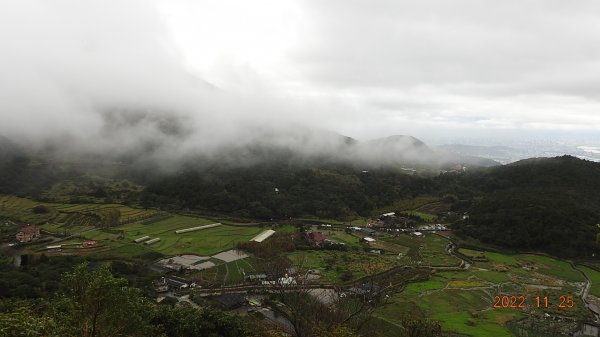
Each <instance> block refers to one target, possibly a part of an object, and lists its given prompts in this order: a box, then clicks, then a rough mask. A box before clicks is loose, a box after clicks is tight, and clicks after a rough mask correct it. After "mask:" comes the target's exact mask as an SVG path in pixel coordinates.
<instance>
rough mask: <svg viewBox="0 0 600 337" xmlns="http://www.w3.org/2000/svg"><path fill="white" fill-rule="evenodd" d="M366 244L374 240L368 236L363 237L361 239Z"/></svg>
mask: <svg viewBox="0 0 600 337" xmlns="http://www.w3.org/2000/svg"><path fill="white" fill-rule="evenodd" d="M362 239H363V240H364V241H365V242H366V243H371V242H375V239H373V238H370V237H368V236H365V237H364V238H362Z"/></svg>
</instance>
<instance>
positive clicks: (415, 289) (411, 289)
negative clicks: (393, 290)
mask: <svg viewBox="0 0 600 337" xmlns="http://www.w3.org/2000/svg"><path fill="white" fill-rule="evenodd" d="M445 286H446V283H445V282H443V281H441V280H437V279H435V280H429V281H425V282H418V283H410V284H409V285H407V286H406V288H405V289H404V291H403V292H402V294H404V295H406V296H413V295H420V294H422V293H424V292H427V291H431V290H437V289H442V288H444V287H445Z"/></svg>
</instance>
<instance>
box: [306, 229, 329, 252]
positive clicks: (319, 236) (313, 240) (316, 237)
mask: <svg viewBox="0 0 600 337" xmlns="http://www.w3.org/2000/svg"><path fill="white" fill-rule="evenodd" d="M306 238H307V239H308V242H309V243H310V245H311V246H313V247H315V248H321V247H323V244H324V243H325V235H323V233H321V232H310V233H308V234H306Z"/></svg>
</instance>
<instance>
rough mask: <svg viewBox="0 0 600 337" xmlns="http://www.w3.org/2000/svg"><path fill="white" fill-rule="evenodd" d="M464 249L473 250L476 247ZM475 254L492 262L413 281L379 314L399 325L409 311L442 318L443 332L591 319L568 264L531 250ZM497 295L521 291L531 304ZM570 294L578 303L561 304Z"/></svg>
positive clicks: (496, 332) (489, 332)
mask: <svg viewBox="0 0 600 337" xmlns="http://www.w3.org/2000/svg"><path fill="white" fill-rule="evenodd" d="M464 253H467V254H469V255H474V254H475V251H471V252H469V251H467V252H464ZM477 254H478V255H484V256H485V257H486V258H487V259H488V260H489V261H488V262H484V263H479V262H477V263H475V264H474V265H473V266H472V267H471V268H470V269H468V270H463V271H455V272H438V273H436V274H435V276H433V277H432V278H431V279H430V280H429V281H426V282H420V283H413V284H410V285H408V286H407V287H406V288H405V290H404V291H403V292H401V293H399V294H396V295H394V296H392V298H391V300H390V302H389V303H388V304H386V305H385V306H384V307H382V308H380V309H378V310H377V312H376V317H378V318H379V319H381V320H382V321H385V322H387V323H388V324H396V325H397V324H400V321H399V318H400V317H405V316H406V315H409V316H411V315H412V316H414V317H428V318H430V319H434V320H437V321H439V322H441V324H442V328H443V329H444V331H448V332H454V333H459V334H462V335H466V336H477V337H479V336H482V337H487V336H494V337H497V336H500V337H504V336H506V337H509V336H514V335H513V333H512V332H511V330H510V329H509V328H508V327H507V326H506V325H505V323H506V322H508V321H510V320H514V319H519V318H521V317H528V316H529V315H534V316H542V315H543V314H549V315H551V316H552V317H554V316H560V317H571V318H573V319H578V320H585V319H589V318H590V313H589V311H588V310H587V309H586V308H585V305H584V303H583V302H582V301H581V299H580V298H579V296H578V295H579V293H580V291H581V289H583V287H584V285H585V283H584V282H585V277H584V276H583V274H582V273H581V272H579V271H578V270H576V269H574V268H573V267H572V266H571V265H570V264H569V263H567V262H564V261H560V260H557V259H554V258H551V257H547V256H539V255H531V254H519V255H506V254H500V253H491V252H477ZM580 269H581V268H580ZM583 270H584V271H585V272H586V273H590V275H591V278H592V277H593V278H600V273H599V272H595V271H593V270H589V269H585V268H583ZM599 281H600V280H599ZM597 289H599V288H597V287H596V288H593V290H592V291H593V292H594V291H597ZM496 295H499V296H503V295H507V296H511V295H514V296H520V295H523V296H525V297H526V299H527V302H526V303H527V304H526V306H527V309H494V308H493V307H492V306H493V304H494V296H496ZM569 295H570V296H573V298H574V302H575V307H574V308H571V309H565V308H563V309H561V308H558V304H559V298H560V296H569ZM536 296H541V297H542V298H543V297H544V296H548V297H549V299H551V300H550V306H549V307H548V308H547V309H546V308H543V307H542V308H537V307H536V306H535V301H534V298H535V297H536Z"/></svg>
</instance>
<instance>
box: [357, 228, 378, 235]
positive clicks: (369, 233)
mask: <svg viewBox="0 0 600 337" xmlns="http://www.w3.org/2000/svg"><path fill="white" fill-rule="evenodd" d="M360 231H361V232H363V233H365V234H367V235H374V234H375V233H377V232H375V230H374V229H371V228H361V229H360Z"/></svg>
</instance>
